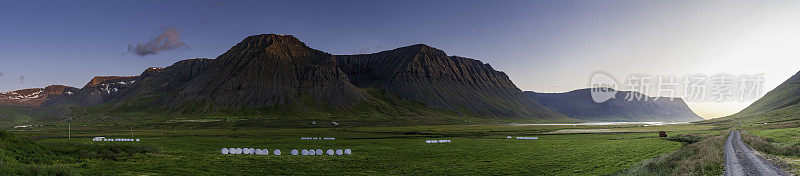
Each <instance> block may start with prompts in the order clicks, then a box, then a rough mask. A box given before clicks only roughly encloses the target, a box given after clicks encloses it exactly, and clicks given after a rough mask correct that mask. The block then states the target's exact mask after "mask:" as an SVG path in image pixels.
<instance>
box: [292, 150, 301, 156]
mask: <svg viewBox="0 0 800 176" xmlns="http://www.w3.org/2000/svg"><path fill="white" fill-rule="evenodd" d="M299 153H300V152H298V151H297V150H292V155H297V154H299Z"/></svg>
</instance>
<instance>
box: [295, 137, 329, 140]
mask: <svg viewBox="0 0 800 176" xmlns="http://www.w3.org/2000/svg"><path fill="white" fill-rule="evenodd" d="M300 140H336V138H332V137H325V138H321V137H301V138H300Z"/></svg>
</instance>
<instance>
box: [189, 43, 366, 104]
mask: <svg viewBox="0 0 800 176" xmlns="http://www.w3.org/2000/svg"><path fill="white" fill-rule="evenodd" d="M303 96H308V97H313V98H312V99H313V101H315V102H316V103H319V104H325V105H330V106H333V107H338V108H343V107H351V106H353V105H354V104H356V103H358V102H361V101H363V100H364V96H365V95H364V92H363V91H362V90H359V89H358V88H357V87H355V86H353V85H352V84H350V82H349V81H348V79H347V75H345V74H344V73H343V72H342V71H341V70H340V69H339V68H338V67H337V64H336V59H335V58H334V57H333V55H331V54H328V53H325V52H322V51H318V50H315V49H312V48H310V47H308V46H306V44H305V43H303V42H301V41H300V40H298V39H297V38H295V37H293V36H290V35H274V34H273V35H257V36H250V37H247V38H245V39H244V41H242V42H240V43H239V44H237V45H236V46H234V47H233V48H231V49H230V50H228V52H226V53H225V54H222V55H220V56H219V57H217V59H216V60H215V61H214V62H211V63H210V65H209V67H208V68H207V69H206V70H205V71H204V72H202V73H200V74H199V75H197V76H196V77H195V78H193V79H192V80H191V81H189V82H188V83H187V84H186V85H185V88H184V90H183V91H181V92H180V95H179V96H178V97H177V98H176V99H175V100H176V103H188V102H198V101H208V102H213V104H214V105H217V106H223V107H234V108H242V107H244V108H249V107H263V106H271V105H274V104H295V103H299V102H300V99H301V97H303Z"/></svg>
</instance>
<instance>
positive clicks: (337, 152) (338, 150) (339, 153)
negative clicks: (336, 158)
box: [336, 149, 344, 155]
mask: <svg viewBox="0 0 800 176" xmlns="http://www.w3.org/2000/svg"><path fill="white" fill-rule="evenodd" d="M343 153H344V151H342V149H336V155H342V154H343Z"/></svg>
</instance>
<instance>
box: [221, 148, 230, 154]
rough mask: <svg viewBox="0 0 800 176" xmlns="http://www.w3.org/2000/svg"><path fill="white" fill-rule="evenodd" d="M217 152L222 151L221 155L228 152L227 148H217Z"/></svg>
mask: <svg viewBox="0 0 800 176" xmlns="http://www.w3.org/2000/svg"><path fill="white" fill-rule="evenodd" d="M219 152H220V153H222V154H223V155H227V154H228V149H227V148H222V150H219Z"/></svg>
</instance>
